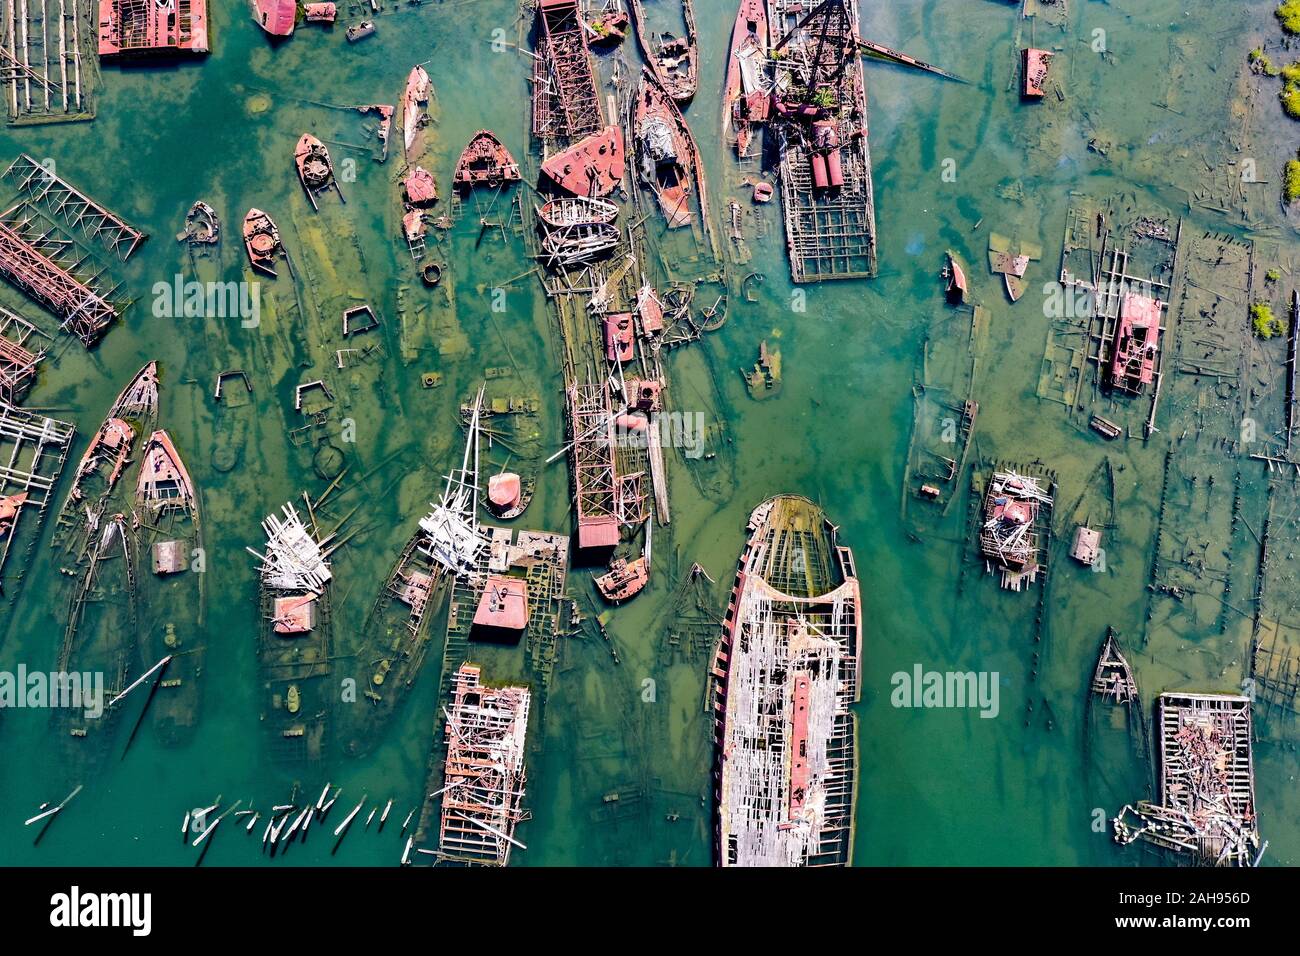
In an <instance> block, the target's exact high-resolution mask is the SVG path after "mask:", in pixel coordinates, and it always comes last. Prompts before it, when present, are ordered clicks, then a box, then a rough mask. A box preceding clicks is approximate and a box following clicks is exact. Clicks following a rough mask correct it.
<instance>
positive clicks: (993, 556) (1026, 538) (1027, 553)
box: [979, 471, 1053, 591]
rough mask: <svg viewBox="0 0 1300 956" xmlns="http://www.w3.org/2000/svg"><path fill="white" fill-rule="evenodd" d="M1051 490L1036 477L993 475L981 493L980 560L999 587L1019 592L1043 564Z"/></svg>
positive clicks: (996, 472) (1012, 473)
mask: <svg viewBox="0 0 1300 956" xmlns="http://www.w3.org/2000/svg"><path fill="white" fill-rule="evenodd" d="M1052 491H1053V486H1052V485H1051V483H1050V482H1047V481H1045V480H1044V479H1042V478H1039V477H1038V476H1035V475H1021V474H1017V473H1016V472H1014V471H995V472H994V473H993V477H992V479H991V480H990V481H989V483H988V486H987V487H986V488H985V491H984V505H983V516H982V519H981V522H980V529H979V550H980V556H981V557H982V558H983V559H984V561H985V564H986V566H987V568H988V570H989V571H990V572H994V571H996V572H998V573H999V574H1000V575H1001V582H1002V586H1003V587H1004V588H1006V589H1007V590H1010V591H1019V590H1021V589H1022V588H1023V587H1024V586H1025V585H1026V584H1032V583H1033V582H1034V581H1035V580H1036V579H1037V577H1038V573H1039V571H1040V570H1042V569H1043V567H1044V566H1045V563H1046V550H1045V547H1044V542H1043V538H1044V536H1045V533H1046V532H1045V525H1046V526H1047V527H1050V515H1051V507H1052V494H1051V492H1052Z"/></svg>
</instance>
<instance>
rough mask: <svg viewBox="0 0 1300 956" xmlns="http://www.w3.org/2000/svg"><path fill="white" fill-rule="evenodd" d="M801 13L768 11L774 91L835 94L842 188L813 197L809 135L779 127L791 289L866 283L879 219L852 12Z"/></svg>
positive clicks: (773, 6) (776, 1)
mask: <svg viewBox="0 0 1300 956" xmlns="http://www.w3.org/2000/svg"><path fill="white" fill-rule="evenodd" d="M805 10H806V4H804V3H803V2H802V0H772V2H771V3H770V5H769V11H770V12H769V16H770V18H771V21H772V28H773V29H772V35H773V36H780V37H781V40H780V41H778V42H779V44H783V47H782V49H783V53H784V56H783V57H782V58H781V59H779V60H777V61H776V69H777V74H778V86H779V87H782V88H787V87H788V86H801V87H805V88H807V89H810V90H811V89H817V88H818V87H821V86H829V87H832V88H834V89H835V90H836V96H837V99H838V109H837V111H836V117H835V118H836V131H837V133H838V135H839V142H840V144H841V146H840V155H841V159H842V163H843V172H844V185H843V186H841V187H839V188H838V189H833V190H829V191H820V192H815V191H814V189H813V182H812V176H811V173H810V164H811V159H812V151H811V150H810V148H809V146H810V144H809V142H808V137H807V132H806V130H805V129H804V128H803V126H802V125H800V124H798V123H794V122H781V123H778V124H777V130H778V134H779V136H780V143H781V146H780V152H781V198H782V202H783V210H784V218H785V227H786V247H787V251H788V252H789V256H790V274H791V278H792V279H793V280H794V281H795V282H818V281H822V280H825V279H857V278H870V277H872V276H874V275H875V274H876V216H875V200H874V198H873V187H872V181H871V153H870V149H869V146H868V142H867V121H866V93H865V89H864V86H863V76H862V64H861V62H860V61H859V58H858V40H857V22H858V13H857V5H856V3H854V2H853V0H828V2H826V3H823V4H821V5H820V6H818V7H817V8H816V9H814V10H813V11H812V12H811V13H808V14H806V15H805Z"/></svg>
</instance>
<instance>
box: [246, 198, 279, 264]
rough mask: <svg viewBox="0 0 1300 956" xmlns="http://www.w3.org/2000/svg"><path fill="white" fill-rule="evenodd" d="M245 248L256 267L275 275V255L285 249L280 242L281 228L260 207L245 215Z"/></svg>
mask: <svg viewBox="0 0 1300 956" xmlns="http://www.w3.org/2000/svg"><path fill="white" fill-rule="evenodd" d="M244 248H245V249H247V250H248V261H249V262H250V263H252V265H253V268H254V269H260V270H261V271H262V272H265V273H266V274H267V275H272V276H273V275H275V274H276V271H275V257H276V256H278V255H279V254H280V253H281V252H283V251H284V247H283V246H282V245H281V244H280V228H279V227H278V226H277V225H276V224H275V220H273V219H272V218H271V217H270V216H268V215H267V214H266V213H264V212H262V210H260V209H250V210H248V215H247V216H245V217H244Z"/></svg>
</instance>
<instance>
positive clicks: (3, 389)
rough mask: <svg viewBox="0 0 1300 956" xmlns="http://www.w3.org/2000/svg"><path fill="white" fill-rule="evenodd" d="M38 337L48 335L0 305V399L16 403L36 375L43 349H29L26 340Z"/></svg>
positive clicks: (43, 355)
mask: <svg viewBox="0 0 1300 956" xmlns="http://www.w3.org/2000/svg"><path fill="white" fill-rule="evenodd" d="M38 336H44V337H46V338H49V336H48V335H46V333H44V332H42V331H41V330H40V329H38V328H37V327H36V326H34V325H32V323H30V322H28V321H27V320H26V319H24V318H23V317H22V316H20V315H18V314H17V313H15V312H10V311H9V310H8V309H5V308H2V307H0V402H4V403H5V404H7V405H17V404H18V402H19V401H20V400H21V399H22V397H23V396H24V395H25V394H27V390H28V389H29V388H31V386H32V382H33V381H34V380H35V378H36V366H37V365H39V364H40V362H41V360H42V359H43V358H44V357H45V350H44V349H37V350H36V351H32V349H30V348H28V342H30V341H31V339H33V338H36V337H38Z"/></svg>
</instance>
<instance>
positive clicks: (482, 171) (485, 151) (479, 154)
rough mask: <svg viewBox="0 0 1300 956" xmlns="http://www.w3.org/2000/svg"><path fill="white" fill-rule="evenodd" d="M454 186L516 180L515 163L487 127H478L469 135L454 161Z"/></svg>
mask: <svg viewBox="0 0 1300 956" xmlns="http://www.w3.org/2000/svg"><path fill="white" fill-rule="evenodd" d="M454 181H455V183H456V188H457V189H460V190H462V191H468V190H470V189H473V188H474V187H475V186H503V185H505V184H506V183H516V182H518V181H519V164H518V163H516V162H515V158H514V157H513V156H511V155H510V150H508V149H506V148H505V146H504V145H503V144H502V142H501V140H499V139H497V137H496V134H495V133H493V132H492V131H491V130H486V129H481V130H479V131H478V132H477V133H475V134H474V135H473V136H471V137H470V141H469V145H467V146H466V147H465V148H464V149H463V150H462V151H461V154H460V159H458V160H457V161H456V173H455V177H454Z"/></svg>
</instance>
